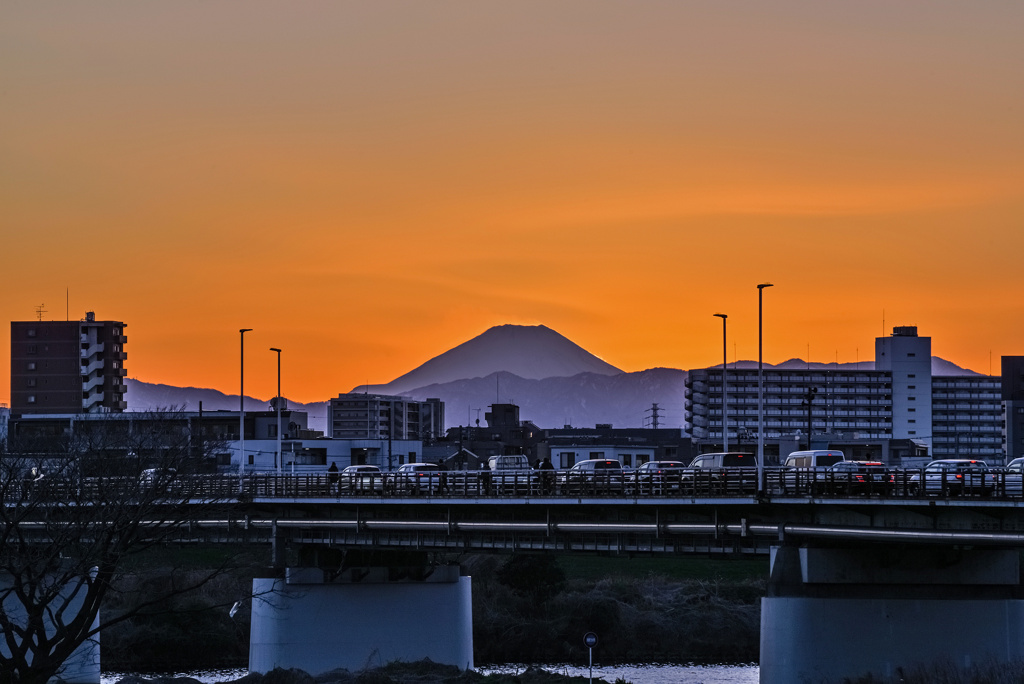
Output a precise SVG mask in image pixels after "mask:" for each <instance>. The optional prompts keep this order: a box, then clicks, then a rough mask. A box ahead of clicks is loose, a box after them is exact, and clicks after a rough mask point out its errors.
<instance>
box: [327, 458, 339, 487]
mask: <svg viewBox="0 0 1024 684" xmlns="http://www.w3.org/2000/svg"><path fill="white" fill-rule="evenodd" d="M327 483H328V485H329V488H330V493H331V494H338V464H337V463H335V462H334V461H331V467H330V468H328V469H327Z"/></svg>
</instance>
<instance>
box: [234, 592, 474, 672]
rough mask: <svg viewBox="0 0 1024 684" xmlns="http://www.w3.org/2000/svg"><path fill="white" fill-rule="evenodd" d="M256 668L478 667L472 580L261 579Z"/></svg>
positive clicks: (253, 646) (252, 657)
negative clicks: (398, 663)
mask: <svg viewBox="0 0 1024 684" xmlns="http://www.w3.org/2000/svg"><path fill="white" fill-rule="evenodd" d="M253 592H254V595H256V596H261V598H254V599H253V610H252V629H251V643H250V650H249V670H250V671H252V672H260V673H266V672H269V671H270V670H272V669H274V668H275V667H282V668H299V669H302V670H305V671H306V672H309V673H311V674H314V675H316V674H320V673H323V672H327V671H330V670H334V669H337V668H345V669H347V670H350V671H358V670H361V669H363V668H365V667H367V666H371V667H376V666H379V665H384V664H386V663H388V662H391V661H395V660H402V661H416V660H422V659H423V658H430V659H431V660H432V661H434V662H437V663H445V664H450V665H456V666H458V667H460V668H463V669H465V668H472V667H473V614H472V595H471V594H472V592H471V579H470V578H469V577H457V578H456V579H455V581H451V582H379V583H374V582H337V583H333V582H332V583H319V584H318V583H315V582H314V583H309V584H305V583H298V582H293V583H288V582H286V581H285V580H281V579H276V580H275V579H256V580H254V581H253Z"/></svg>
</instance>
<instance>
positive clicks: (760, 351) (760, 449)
mask: <svg viewBox="0 0 1024 684" xmlns="http://www.w3.org/2000/svg"><path fill="white" fill-rule="evenodd" d="M766 287H772V284H771V283H761V284H760V285H758V286H757V492H758V494H760V493H761V492H762V489H763V485H762V484H761V483H762V481H763V480H764V368H763V365H764V337H763V334H762V329H763V322H764V315H763V313H764V288H766Z"/></svg>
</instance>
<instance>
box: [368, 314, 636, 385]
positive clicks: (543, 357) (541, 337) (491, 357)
mask: <svg viewBox="0 0 1024 684" xmlns="http://www.w3.org/2000/svg"><path fill="white" fill-rule="evenodd" d="M494 373H511V374H512V375H516V376H518V377H520V378H523V379H525V380H543V379H544V378H567V377H572V376H574V375H579V374H580V373H597V374H599V375H618V374H620V373H622V371H621V370H620V369H618V368H616V367H615V366H613V365H611V364H610V363H606V362H604V361H602V360H601V359H599V358H598V357H596V356H594V355H593V354H591V353H590V352H588V351H587V350H586V349H584V348H582V347H580V346H579V345H578V344H576V343H575V342H572V341H570V340H569V339H567V338H566V337H563V336H562V335H560V334H558V333H557V332H555V331H554V330H552V329H551V328H548V327H547V326H544V325H499V326H495V327H493V328H490V329H488V330H487V331H485V332H483V333H482V334H480V335H477V336H476V337H474V338H473V339H471V340H469V341H467V342H463V343H462V344H460V345H458V346H457V347H454V348H452V349H449V350H448V351H446V352H444V353H443V354H441V355H439V356H435V357H434V358H432V359H430V360H429V361H427V362H426V363H424V364H423V365H421V366H419V367H418V368H414V369H413V370H411V371H409V372H408V373H406V374H405V375H402V376H399V377H397V378H395V379H394V380H392V381H391V382H389V383H387V384H384V385H360V386H358V387H356V388H354V389H353V390H352V391H353V392H364V391H366V392H370V393H376V394H403V393H405V392H409V391H412V390H415V389H417V388H421V387H426V386H428V385H436V384H443V383H448V382H453V381H456V380H461V379H465V378H482V377H487V376H489V375H492V374H494Z"/></svg>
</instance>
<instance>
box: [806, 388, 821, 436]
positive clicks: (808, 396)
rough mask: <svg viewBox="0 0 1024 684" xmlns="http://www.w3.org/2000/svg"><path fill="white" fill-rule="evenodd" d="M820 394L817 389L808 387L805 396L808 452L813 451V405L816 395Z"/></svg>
mask: <svg viewBox="0 0 1024 684" xmlns="http://www.w3.org/2000/svg"><path fill="white" fill-rule="evenodd" d="M817 393H818V388H817V387H808V388H807V394H805V395H804V404H806V405H807V450H808V451H810V449H811V419H812V418H811V405H812V403H813V402H814V395H816V394H817Z"/></svg>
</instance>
